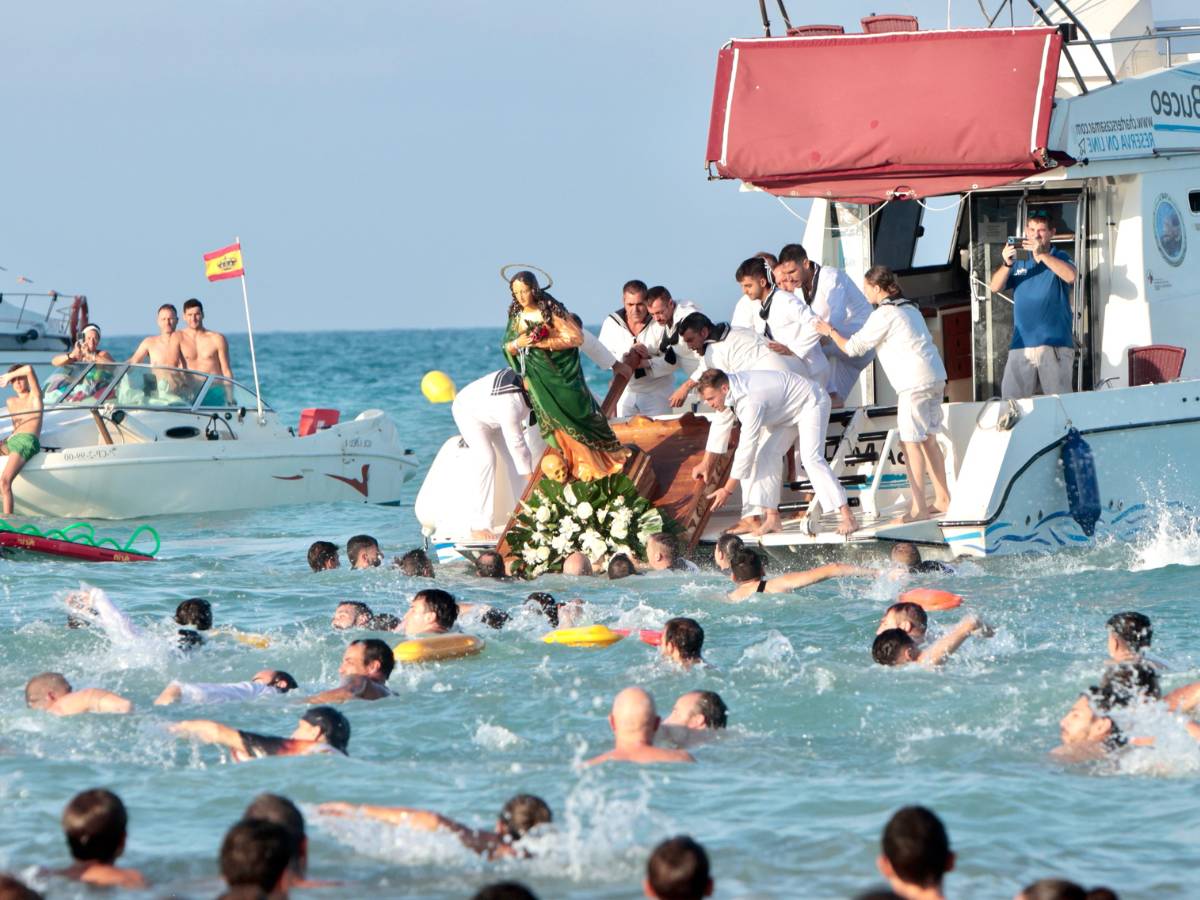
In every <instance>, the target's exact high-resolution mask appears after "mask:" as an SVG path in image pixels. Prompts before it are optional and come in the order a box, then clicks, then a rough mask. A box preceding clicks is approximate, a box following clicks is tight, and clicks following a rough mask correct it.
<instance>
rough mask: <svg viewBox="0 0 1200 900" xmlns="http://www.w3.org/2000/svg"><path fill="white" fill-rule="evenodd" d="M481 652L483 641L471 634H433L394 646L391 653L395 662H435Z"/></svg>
mask: <svg viewBox="0 0 1200 900" xmlns="http://www.w3.org/2000/svg"><path fill="white" fill-rule="evenodd" d="M482 650H483V641H482V640H481V639H479V638H477V637H475V636H474V635H471V634H435V635H433V636H431V637H423V638H413V639H412V640H411V641H404V642H402V643H399V644H397V645H396V647H395V649H394V650H393V651H392V653H393V656H395V659H396V662H403V663H420V662H437V661H438V660H440V659H457V658H458V657H460V656H474V655H475V654H476V653H480V652H482Z"/></svg>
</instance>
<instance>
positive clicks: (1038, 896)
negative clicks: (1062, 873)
mask: <svg viewBox="0 0 1200 900" xmlns="http://www.w3.org/2000/svg"><path fill="white" fill-rule="evenodd" d="M1087 897H1088V892H1087V891H1085V890H1084V889H1083V888H1082V887H1080V886H1079V885H1078V884H1076V883H1075V882H1073V881H1067V880H1066V879H1065V878H1039V879H1038V880H1037V881H1035V882H1034V883H1033V884H1030V885H1027V886H1025V887H1024V888H1022V889H1021V900H1087Z"/></svg>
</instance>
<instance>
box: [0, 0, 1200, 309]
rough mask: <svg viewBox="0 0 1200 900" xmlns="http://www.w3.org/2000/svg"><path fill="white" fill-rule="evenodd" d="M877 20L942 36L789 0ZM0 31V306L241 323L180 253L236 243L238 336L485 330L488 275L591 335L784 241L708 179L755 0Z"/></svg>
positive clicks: (124, 7) (235, 13) (412, 0)
mask: <svg viewBox="0 0 1200 900" xmlns="http://www.w3.org/2000/svg"><path fill="white" fill-rule="evenodd" d="M768 5H769V6H772V7H773V3H772V4H768ZM989 5H991V6H994V5H995V3H994V0H992V2H990V3H989ZM1187 5H1188V0H1171V2H1169V3H1164V2H1160V3H1159V4H1158V7H1157V11H1158V16H1159V18H1167V17H1169V15H1171V14H1174V15H1182V14H1183V11H1184V7H1185V6H1187ZM885 11H886V12H910V13H914V14H916V15H918V16H919V17H921V19H922V22H923V23H925V24H927V25H930V26H940V25H944V23H945V4H944V3H937V2H891V0H889V2H888V3H886V4H882V5H880V4H877V3H875V2H874V0H872V2H870V3H867V2H850V3H832V2H828V0H823V2H821V3H814V2H805V3H801V2H798V0H792V2H791V3H790V4H789V12H790V13H791V14H792V20H793V22H796V23H800V22H814V21H819V22H835V23H841V24H844V25H846V26H847V30H857V22H858V19H859V18H860V17H861V16H863V15H867V14H869V13H872V12H885ZM953 15H954V22H955V24H957V25H978V24H981V22H982V18H981V14H980V12H979V9H978V7H977V5H976V4H975V3H967V2H965V0H956V3H955V8H954V13H953ZM1018 17H1019V18H1018V23H1022V22H1024V23H1028V21H1029V15H1028V12H1027V11H1026V10H1023V9H1022V10H1018ZM775 19H776V23H777V24H778V15H777V13H776V14H775ZM4 31H5V38H6V40H5V41H4V64H5V74H6V77H5V80H4V85H3V87H0V95H2V96H3V98H4V114H5V122H6V126H7V128H6V131H7V134H6V135H5V140H4V151H5V152H4V155H3V159H4V162H5V166H4V173H5V178H4V201H5V202H4V216H3V219H4V221H3V224H2V225H0V235H2V239H0V265H2V266H5V267H7V268H8V270H9V271H8V272H6V273H4V272H0V289H2V290H16V289H17V286H16V284H15V277H16V276H17V275H18V274H24V275H27V276H28V277H30V278H32V279H34V280H35V282H36V288H38V289H47V288H56V289H58V290H60V291H63V292H66V293H79V292H83V293H87V294H88V296H89V298H90V300H91V306H92V311H93V317H94V318H95V319H97V320H98V321H99V322H100V323H101V324H102V325H103V326H105V328H106V331H108V332H110V333H134V332H144V333H150V332H151V331H153V330H154V328H153V322H154V311H155V309H156V307H157V306H158V304H159V303H162V302H166V301H175V302H177V303H178V302H179V301H181V300H183V299H185V298H186V297H189V296H193V295H194V296H199V297H200V298H202V299H203V300H204V301H205V306H206V309H207V312H208V322H209V324H210V325H211V326H212V327H214V328H218V329H227V330H230V331H240V330H243V329H244V323H243V318H242V311H241V297H240V291H239V289H238V287H237V282H235V281H227V282H223V283H217V284H209V283H208V282H206V281H205V280H204V278H203V275H202V268H201V262H200V256H201V254H202V253H203V252H205V251H208V250H212V249H216V248H217V247H220V246H222V245H224V244H225V243H227V242H229V241H231V240H232V239H233V237H234V236H235V235H241V237H242V241H243V246H244V248H245V253H246V263H247V274H248V280H249V287H250V297H251V301H252V303H253V304H254V306H253V308H254V313H255V327H256V328H257V329H261V330H282V329H289V330H290V329H302V330H310V329H321V328H336V329H343V328H350V329H369V328H397V327H410V326H417V327H435V326H454V325H472V326H474V325H488V324H493V323H495V324H499V323H500V321H501V319H502V317H503V311H504V306H505V303H506V290H505V287H504V285H503V284H502V283H501V281H500V279H499V276H498V269H499V266H500V265H501V264H503V263H506V262H533V263H537V264H539V265H541V266H542V267H544V268H546V269H548V270H549V271H550V272H551V273H552V274H553V275H554V278H555V281H556V289H555V293H556V294H557V296H558V297H559V298H560V299H561V300H563V301H564V302H565V303H566V304H567V305H568V306H569V307H571V308H572V309H573V310H575V311H576V312H578V313H580V314H581V315H582V316H583V317H584V318H585V319H586V320H587V321H591V322H595V321H599V319H600V318H601V317H602V315H603V314H604V312H606V311H608V310H610V309H612V308H615V307H616V306H617V305H618V304H619V300H620V298H619V293H620V285H621V284H622V283H623V282H624V281H625V280H627V279H629V278H642V279H644V280H645V281H647V282H649V283H651V284H654V283H662V284H666V285H667V286H668V287H670V288H671V290H672V291H673V292H674V293H675V294H676V295H677V296H683V297H689V298H691V299H695V300H697V301H698V302H700V303H701V304H702V305H704V304H707V305H709V306H710V307H711V308H712V309H713V310H714V311H718V312H720V311H721V310H724V309H725V308H726V307H731V306H732V303H733V299H734V297H735V295H736V288H735V285H734V282H733V274H732V273H733V271H734V269H735V268H736V266H737V263H738V262H740V261H741V260H742V259H743V258H744V257H746V256H748V255H750V254H751V253H753V252H754V251H756V250H759V249H772V248H773V249H778V247H779V246H780V245H781V244H783V243H785V242H787V241H789V240H795V239H798V237H799V236H800V234H801V225H800V223H799V222H797V221H796V220H795V219H793V218H791V217H790V216H789V215H788V214H787V213H786V212H785V211H784V210H783V209H782V208H781V207H780V206H779V205H778V203H777V202H776V201H775V200H773V199H770V198H768V197H766V196H762V195H750V194H739V193H738V191H737V187H736V185H733V184H727V183H715V182H714V183H709V182H707V181H706V180H705V178H704V171H703V162H704V148H705V138H706V135H707V128H708V116H709V106H710V103H711V92H712V76H713V71H714V68H715V61H716V53H717V50H718V48H719V47H720V46H721V44H722V43H723V42H724V41H725V40H726V39H727V38H729V37H733V36H755V35H759V34H761V29H760V25H759V21H758V7H757V3H755V2H754V0H691V2H684V0H652V2H646V0H605V2H600V0H596V2H590V0H584V2H579V0H575V2H571V0H554V2H550V0H506V2H496V0H487V2H481V0H467V2H454V0H450V2H434V0H389V2H346V3H328V2H295V0H288V2H283V0H272V2H245V0H241V2H226V0H221V2H212V0H210V2H206V3H202V4H178V3H163V2H161V0H154V2H149V0H141V2H125V3H109V4H98V3H81V2H67V3H53V4H50V3H23V4H10V5H9V7H8V8H7V9H6V11H5V16H4ZM776 33H778V31H777V32H776ZM798 89H803V86H798ZM801 207H802V205H801Z"/></svg>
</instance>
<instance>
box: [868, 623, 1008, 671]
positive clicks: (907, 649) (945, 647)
mask: <svg viewBox="0 0 1200 900" xmlns="http://www.w3.org/2000/svg"><path fill="white" fill-rule="evenodd" d="M975 633H979V634H980V635H981V636H984V637H990V636H991V634H992V631H991V629H990V628H989V627H988V625H987V624H986V623H984V622H983V621H982V620H981V619H980V618H979V617H978V616H976V615H969V616H967V617H965V618H964V619H963V620H962V621H961V622H959V623H958V624H957V625H955V626H954V627H953V628H952V629H950V631H949V632H947V633H946V634H945V635H943V636H942V637H941V638H939V639H938V640H937V641H935V642H934V643H933V644H931V645H930V646H929V647H927V648H926V649H924V650H922V649H921V648H920V647H919V646H918V643H917V641H916V640H914V639H913V637H912V636H911V635H910V634H909V633H908V632H907V631H905V630H903V629H902V628H889V629H888V630H886V631H881V632H879V633H878V634H876V635H875V642H874V643H873V644H872V645H871V658H872V659H874V660H875V662H877V663H879V664H880V665H881V666H904V665H908V664H909V663H919V664H920V665H922V666H937V665H941V664H942V663H943V662H945V661H946V657H948V656H949V655H950V654H951V653H953V652H954V651H955V650H957V649H958V648H959V647H961V646H962V644H963V641H965V640H966V639H967V638H969V637H970V636H971V635H972V634H975Z"/></svg>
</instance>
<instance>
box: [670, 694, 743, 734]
mask: <svg viewBox="0 0 1200 900" xmlns="http://www.w3.org/2000/svg"><path fill="white" fill-rule="evenodd" d="M728 723H729V710H728V708H727V707H726V706H725V701H724V700H722V699H721V695H720V694H718V693H717V692H716V691H688V692H687V693H686V694H683V695H681V696H680V697H679V699H678V700H676V701H675V706H674V707H672V709H671V714H670V715H669V716H667V717H666V718H665V719H663V721H662V724H661V725H659V726H658V733H659V734H660V735H661V736H662V737H665V738H667V739H668V740H669V741H671V743H673V744H674V745H675V746H676V747H690V746H694V745H696V744H699V743H703V742H704V741H706V740H708V739H710V738H712V737H713V736H714V734H715V732H717V731H721V730H723V729H724V728H725V727H726V725H728Z"/></svg>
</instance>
